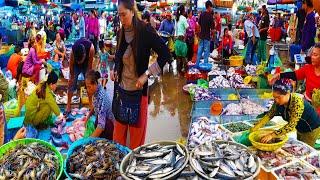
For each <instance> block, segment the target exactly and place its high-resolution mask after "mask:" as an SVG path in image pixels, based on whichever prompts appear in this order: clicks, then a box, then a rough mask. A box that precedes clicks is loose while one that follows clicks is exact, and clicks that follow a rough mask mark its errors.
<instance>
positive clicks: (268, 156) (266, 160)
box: [253, 149, 292, 170]
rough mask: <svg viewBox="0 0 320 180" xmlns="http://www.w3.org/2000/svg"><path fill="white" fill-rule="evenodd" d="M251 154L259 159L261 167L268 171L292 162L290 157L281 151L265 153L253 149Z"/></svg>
mask: <svg viewBox="0 0 320 180" xmlns="http://www.w3.org/2000/svg"><path fill="white" fill-rule="evenodd" d="M253 152H255V154H256V155H257V156H258V157H259V158H260V159H261V163H262V165H263V166H264V167H265V168H267V169H269V170H270V169H273V168H277V167H279V166H282V165H284V164H288V163H290V162H291V161H292V157H290V156H288V155H287V154H285V153H284V152H283V151H281V150H277V151H274V152H267V151H260V150H257V149H254V150H253Z"/></svg>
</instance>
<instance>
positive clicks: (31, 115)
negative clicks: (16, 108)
mask: <svg viewBox="0 0 320 180" xmlns="http://www.w3.org/2000/svg"><path fill="white" fill-rule="evenodd" d="M57 82H58V76H57V75H56V73H55V72H53V71H52V72H51V73H50V74H49V75H48V79H47V81H44V82H41V83H40V84H39V85H38V86H37V88H36V89H35V90H34V91H33V92H32V94H31V95H30V96H29V97H28V98H27V100H26V117H25V120H24V123H25V124H31V125H33V126H36V127H44V126H46V125H48V124H50V120H51V115H52V113H54V114H55V115H56V116H59V115H60V109H59V107H58V105H57V103H56V100H55V97H54V94H53V91H55V90H56V87H57Z"/></svg>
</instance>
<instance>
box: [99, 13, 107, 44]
mask: <svg viewBox="0 0 320 180" xmlns="http://www.w3.org/2000/svg"><path fill="white" fill-rule="evenodd" d="M99 31H100V39H101V40H104V39H106V37H107V14H106V13H105V12H102V13H101V17H100V19H99Z"/></svg>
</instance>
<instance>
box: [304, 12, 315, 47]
mask: <svg viewBox="0 0 320 180" xmlns="http://www.w3.org/2000/svg"><path fill="white" fill-rule="evenodd" d="M316 26H317V24H316V19H315V13H314V12H311V13H309V14H308V15H307V17H306V21H305V23H304V26H303V29H302V39H301V48H302V51H304V52H305V51H306V50H308V49H310V48H311V47H312V46H314V44H315V41H314V38H315V37H316V32H317V28H316Z"/></svg>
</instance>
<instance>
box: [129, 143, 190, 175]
mask: <svg viewBox="0 0 320 180" xmlns="http://www.w3.org/2000/svg"><path fill="white" fill-rule="evenodd" d="M186 161H187V159H186V153H185V150H183V149H182V147H181V146H180V145H178V144H174V145H161V144H151V145H148V146H141V147H139V148H137V149H136V150H135V151H134V152H132V154H131V156H130V157H129V163H128V167H126V170H125V174H129V175H130V176H133V177H139V178H142V179H162V178H165V177H166V176H168V175H170V174H172V173H174V172H176V171H177V170H179V169H181V168H183V165H184V164H185V162H186ZM140 166H141V167H144V168H140V169H139V168H134V167H140ZM130 176H127V177H130ZM132 179H133V178H132Z"/></svg>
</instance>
